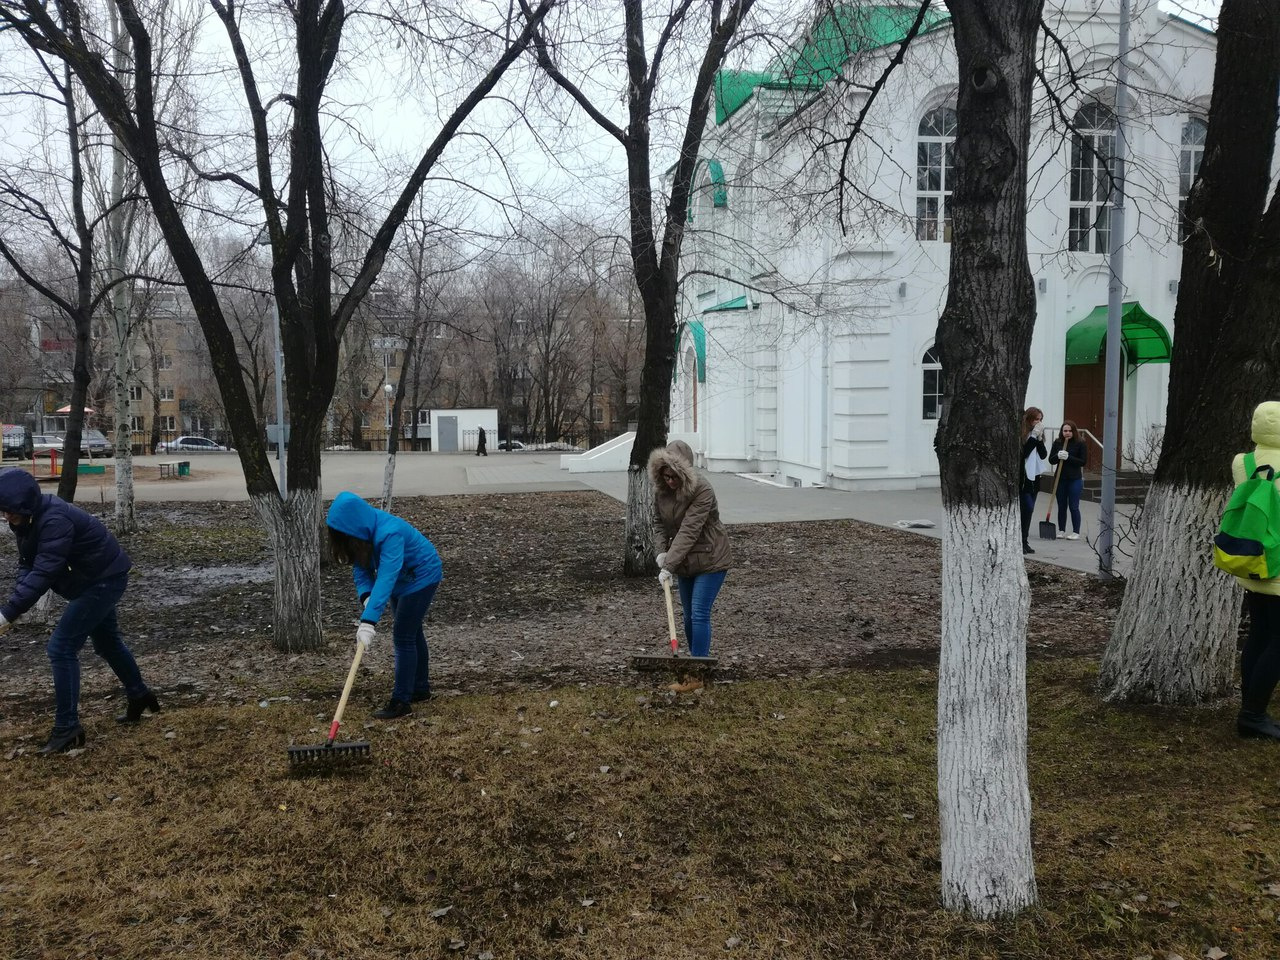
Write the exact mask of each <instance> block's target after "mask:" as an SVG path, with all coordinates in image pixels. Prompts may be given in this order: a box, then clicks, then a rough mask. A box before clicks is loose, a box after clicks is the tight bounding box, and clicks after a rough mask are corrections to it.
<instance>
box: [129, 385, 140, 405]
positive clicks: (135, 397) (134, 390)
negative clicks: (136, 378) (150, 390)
mask: <svg viewBox="0 0 1280 960" xmlns="http://www.w3.org/2000/svg"><path fill="white" fill-rule="evenodd" d="M129 399H130V400H132V401H133V402H134V403H141V402H142V388H141V387H138V386H133V387H130V388H129Z"/></svg>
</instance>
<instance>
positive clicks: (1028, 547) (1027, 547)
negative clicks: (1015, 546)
mask: <svg viewBox="0 0 1280 960" xmlns="http://www.w3.org/2000/svg"><path fill="white" fill-rule="evenodd" d="M1022 552H1023V553H1035V551H1034V550H1032V549H1031V544H1029V543H1024V544H1023V545H1022Z"/></svg>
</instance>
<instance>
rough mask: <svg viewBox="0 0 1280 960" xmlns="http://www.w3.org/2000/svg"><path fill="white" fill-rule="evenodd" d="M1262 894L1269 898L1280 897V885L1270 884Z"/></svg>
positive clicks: (1263, 889)
mask: <svg viewBox="0 0 1280 960" xmlns="http://www.w3.org/2000/svg"><path fill="white" fill-rule="evenodd" d="M1262 892H1263V893H1264V894H1266V895H1267V896H1268V897H1280V883H1268V884H1267V885H1266V886H1265V887H1263V888H1262Z"/></svg>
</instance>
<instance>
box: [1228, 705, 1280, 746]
mask: <svg viewBox="0 0 1280 960" xmlns="http://www.w3.org/2000/svg"><path fill="white" fill-rule="evenodd" d="M1236 733H1238V734H1240V736H1242V737H1249V738H1258V739H1270V740H1280V724H1277V723H1276V722H1275V721H1274V720H1272V719H1271V718H1270V717H1269V716H1267V715H1266V714H1265V713H1258V712H1255V711H1252V710H1241V711H1240V713H1239V714H1237V715H1236Z"/></svg>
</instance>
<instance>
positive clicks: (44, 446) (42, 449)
mask: <svg viewBox="0 0 1280 960" xmlns="http://www.w3.org/2000/svg"><path fill="white" fill-rule="evenodd" d="M31 449H32V452H33V453H34V454H35V455H36V456H39V455H40V454H42V453H48V452H49V451H50V450H56V451H58V453H61V452H62V437H60V436H59V435H58V434H56V433H37V434H35V435H34V436H33V437H32V438H31Z"/></svg>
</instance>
